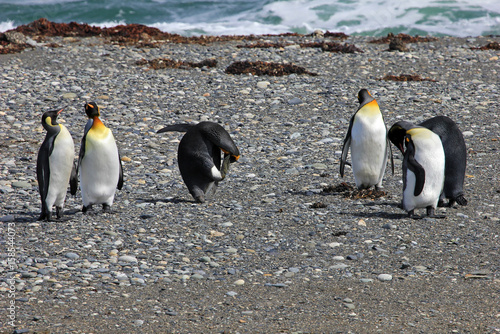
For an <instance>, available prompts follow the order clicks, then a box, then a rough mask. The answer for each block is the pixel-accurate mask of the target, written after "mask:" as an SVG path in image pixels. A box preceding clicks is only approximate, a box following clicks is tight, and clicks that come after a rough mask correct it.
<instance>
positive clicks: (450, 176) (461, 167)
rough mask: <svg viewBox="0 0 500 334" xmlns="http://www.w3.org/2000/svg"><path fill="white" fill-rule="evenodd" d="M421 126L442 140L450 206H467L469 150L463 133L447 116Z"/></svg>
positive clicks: (431, 120) (446, 190)
mask: <svg viewBox="0 0 500 334" xmlns="http://www.w3.org/2000/svg"><path fill="white" fill-rule="evenodd" d="M419 125H420V126H423V127H426V128H427V129H429V130H431V131H432V132H434V133H436V134H437V135H438V136H439V138H441V142H442V144H443V148H444V154H445V180H444V194H445V196H446V198H448V199H449V203H448V206H452V205H453V204H454V202H455V201H456V202H457V203H458V204H460V205H467V199H466V198H465V197H464V193H463V184H464V179H465V169H466V165H467V148H466V146H465V140H464V137H463V135H462V132H461V131H460V129H459V128H458V126H457V124H456V123H455V122H454V121H453V120H451V119H450V118H449V117H446V116H436V117H433V118H430V119H428V120H425V121H423V122H422V123H420V124H419Z"/></svg>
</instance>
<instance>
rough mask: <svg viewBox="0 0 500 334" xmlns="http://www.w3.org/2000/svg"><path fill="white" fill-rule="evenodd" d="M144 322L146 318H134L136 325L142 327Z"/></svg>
mask: <svg viewBox="0 0 500 334" xmlns="http://www.w3.org/2000/svg"><path fill="white" fill-rule="evenodd" d="M143 324H144V320H134V326H137V327H140V326H142V325H143Z"/></svg>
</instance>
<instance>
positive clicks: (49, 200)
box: [36, 109, 78, 221]
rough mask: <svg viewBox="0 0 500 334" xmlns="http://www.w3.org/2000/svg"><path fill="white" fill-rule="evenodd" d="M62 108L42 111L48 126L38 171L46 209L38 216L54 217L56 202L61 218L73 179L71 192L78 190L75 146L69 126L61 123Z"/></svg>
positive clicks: (74, 192) (45, 126)
mask: <svg viewBox="0 0 500 334" xmlns="http://www.w3.org/2000/svg"><path fill="white" fill-rule="evenodd" d="M61 112H62V109H61V110H59V111H57V110H51V111H47V112H45V113H44V114H43V115H42V125H43V127H44V128H45V130H47V135H46V136H45V140H44V141H43V143H42V146H41V147H40V150H39V151H38V158H37V162H36V174H37V180H38V188H39V191H40V197H41V199H42V213H41V214H40V217H39V218H38V220H43V219H46V220H47V221H50V220H51V219H52V207H53V206H54V205H55V207H56V214H57V218H61V217H62V215H63V208H64V200H65V199H66V193H67V189H68V183H70V189H71V194H72V195H74V194H76V190H77V187H78V178H77V176H76V169H75V167H74V159H75V147H74V144H73V138H71V134H70V133H69V131H68V129H66V127H65V126H64V125H62V124H59V123H57V117H58V116H59V114H60V113H61Z"/></svg>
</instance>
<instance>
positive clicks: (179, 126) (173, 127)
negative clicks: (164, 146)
mask: <svg viewBox="0 0 500 334" xmlns="http://www.w3.org/2000/svg"><path fill="white" fill-rule="evenodd" d="M193 126H194V124H187V123H183V124H172V125H169V126H166V127H164V128H163V129H160V130H158V131H156V133H162V132H169V131H177V132H187V131H188V130H189V129H191V128H192V127H193Z"/></svg>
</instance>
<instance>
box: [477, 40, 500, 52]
mask: <svg viewBox="0 0 500 334" xmlns="http://www.w3.org/2000/svg"><path fill="white" fill-rule="evenodd" d="M470 49H471V50H482V51H485V50H500V43H498V42H489V43H488V44H486V45H483V46H480V47H472V48H470Z"/></svg>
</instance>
